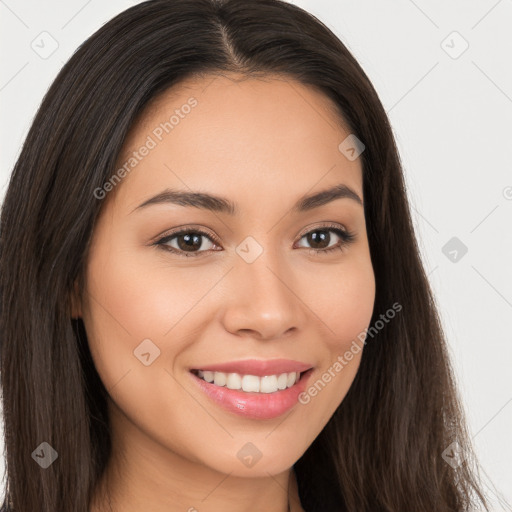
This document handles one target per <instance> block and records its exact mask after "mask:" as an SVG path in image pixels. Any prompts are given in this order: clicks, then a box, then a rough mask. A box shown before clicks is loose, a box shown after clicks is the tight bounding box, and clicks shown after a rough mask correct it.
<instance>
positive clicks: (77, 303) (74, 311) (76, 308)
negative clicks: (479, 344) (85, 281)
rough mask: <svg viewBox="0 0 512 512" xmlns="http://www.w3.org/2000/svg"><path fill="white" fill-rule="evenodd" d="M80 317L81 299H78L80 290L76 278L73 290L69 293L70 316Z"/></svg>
mask: <svg viewBox="0 0 512 512" xmlns="http://www.w3.org/2000/svg"><path fill="white" fill-rule="evenodd" d="M81 317H82V301H81V300H80V290H79V287H78V280H76V281H75V283H74V285H73V292H72V293H71V318H81Z"/></svg>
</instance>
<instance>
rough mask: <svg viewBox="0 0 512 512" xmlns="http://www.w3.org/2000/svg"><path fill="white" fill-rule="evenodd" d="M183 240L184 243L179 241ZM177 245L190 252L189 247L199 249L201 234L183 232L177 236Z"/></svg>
mask: <svg viewBox="0 0 512 512" xmlns="http://www.w3.org/2000/svg"><path fill="white" fill-rule="evenodd" d="M181 240H185V244H181V243H180V241H181ZM177 241H178V246H179V248H180V249H181V250H184V251H187V252H190V249H200V248H201V235H199V234H197V233H194V234H188V233H187V234H184V235H178V236H177Z"/></svg>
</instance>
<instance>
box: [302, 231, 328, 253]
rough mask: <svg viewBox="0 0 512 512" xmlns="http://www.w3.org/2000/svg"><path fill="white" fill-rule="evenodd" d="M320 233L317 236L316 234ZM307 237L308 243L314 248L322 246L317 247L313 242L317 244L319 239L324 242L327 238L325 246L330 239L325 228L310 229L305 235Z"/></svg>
mask: <svg viewBox="0 0 512 512" xmlns="http://www.w3.org/2000/svg"><path fill="white" fill-rule="evenodd" d="M318 233H320V236H317V234H318ZM307 237H308V243H309V244H311V245H312V248H314V249H321V248H322V247H317V246H316V245H315V244H318V242H319V240H320V242H325V241H326V240H327V246H329V241H330V235H329V231H327V230H319V229H317V230H316V231H312V232H311V233H309V234H308V235H307Z"/></svg>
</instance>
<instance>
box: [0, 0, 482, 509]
mask: <svg viewBox="0 0 512 512" xmlns="http://www.w3.org/2000/svg"><path fill="white" fill-rule="evenodd" d="M0 271H1V272H0V275H1V277H0V283H1V288H0V289H1V297H2V302H1V308H2V309H1V317H0V318H1V339H2V347H1V356H2V357H1V373H2V389H3V410H4V416H5V442H6V461H7V489H6V493H7V494H6V500H5V503H4V507H3V509H4V510H16V511H17V512H28V511H33V510H36V509H37V510H39V511H44V512H50V511H51V512H55V511H61V510H62V511H69V510H74V511H84V512H85V511H88V512H102V511H121V510H122V511H125V512H129V511H132V510H133V511H135V510H151V511H156V512H159V511H163V510H166V511H174V510H176V511H178V510H189V511H194V510H198V511H211V512H213V511H217V510H223V511H235V510H237V511H240V510H246V511H254V510H265V511H269V512H270V511H272V512H284V511H286V510H288V511H293V512H297V511H306V512H313V511H358V512H362V511H372V512H375V511H379V510H382V511H384V510H385V511H412V510H414V511H415V512H416V511H418V512H420V511H428V512H431V511H434V510H435V511H436V512H442V511H463V510H467V509H468V507H470V506H476V505H480V506H484V507H485V509H486V510H488V508H487V503H486V499H485V497H484V496H483V493H482V491H481V489H480V484H479V482H478V477H477V475H478V470H477V469H473V467H472V464H473V460H474V457H473V455H472V449H471V446H470V442H469V438H468V435H467V431H466V427H465V423H464V417H463V412H462V410H461V407H460V403H459V399H458V395H457V391H456V387H455V382H454V379H453V376H452V371H451V367H450V363H449V360H448V356H447V350H446V345H445V340H444V335H443V332H442V328H441V325H440V322H439V317H438V314H437V311H436V308H435V304H434V300H433V297H432V292H431V289H430V287H429V284H428V281H427V278H426V276H425V272H424V269H423V266H422V262H421V260H420V256H419V251H418V247H417V244H416V240H415V235H414V230H413V226H412V223H411V216H410V211H409V207H408V204H407V198H406V194H405V189H404V181H403V176H402V170H401V166H400V161H399V156H398V153H397V149H396V146H395V143H394V140H393V136H392V131H391V128H390V126H389V122H388V119H387V117H386V114H385V112H384V109H383V107H382V105H381V103H380V100H379V98H378V96H377V94H376V92H375V90H374V88H373V87H372V85H371V83H370V82H369V80H368V78H367V77H366V75H365V74H364V72H363V71H362V69H361V68H360V66H359V65H358V64H357V62H356V61H355V59H354V58H353V57H352V55H351V54H350V53H349V51H348V50H347V49H346V47H345V46H344V45H343V44H342V43H341V42H340V41H339V40H338V39H337V38H336V37H335V36H334V35H333V34H332V32H330V31H329V29H327V28H326V27H325V26H324V25H323V24H322V23H320V22H319V21H318V20H317V19H316V18H314V17H313V16H311V15H309V14H307V13H306V12H304V11H303V10H301V9H299V8H297V7H295V6H293V5H290V4H287V3H284V2H280V1H278V0H263V1H258V2H252V1H249V0H247V1H239V0H238V1H236V0H226V1H214V0H174V1H170V0H153V1H149V2H145V3H143V4H140V5H137V6H135V7H132V8H130V9H128V10H127V11H125V12H123V13H121V14H120V15H118V16H117V17H115V18H114V19H113V20H111V21H110V22H109V23H107V24H106V25H105V26H103V27H102V28H101V29H100V30H98V32H96V33H95V34H94V35H93V36H92V37H90V38H89V39H88V40H87V41H86V42H85V43H84V44H83V45H82V46H81V47H80V48H79V49H78V50H77V52H76V53H75V55H73V57H72V58H71V59H70V61H69V62H68V63H67V64H66V65H65V66H64V68H63V69H62V71H61V72H60V74H59V76H58V77H57V78H56V80H55V82H54V83H53V85H52V87H51V88H50V90H49V91H48V93H47V95H46V97H45V99H44V101H43V103H42V105H41V107H40V110H39V112H38V114H37V116H36V118H35V120H34V123H33V126H32V128H31V130H30V132H29V134H28V136H27V140H26V142H25V144H24V146H23V150H22V153H21V155H20V157H19V159H18V162H17V163H16V166H15V169H14V172H13V174H12V178H11V181H10V184H9V188H8V191H7V194H6V197H5V201H4V205H3V210H2V218H1V246H0ZM29 454H30V457H29Z"/></svg>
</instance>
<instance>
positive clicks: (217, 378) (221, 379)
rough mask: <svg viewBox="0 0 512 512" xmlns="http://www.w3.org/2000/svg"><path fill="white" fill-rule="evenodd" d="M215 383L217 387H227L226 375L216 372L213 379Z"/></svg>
mask: <svg viewBox="0 0 512 512" xmlns="http://www.w3.org/2000/svg"><path fill="white" fill-rule="evenodd" d="M213 383H214V384H215V385H216V386H225V385H226V374H225V373H222V372H215V375H214V377H213Z"/></svg>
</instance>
